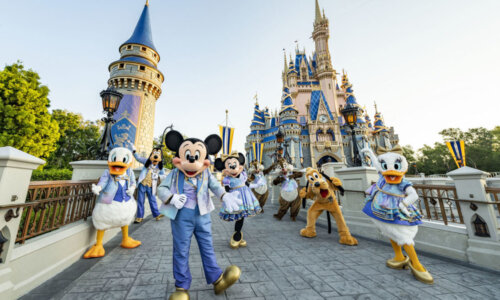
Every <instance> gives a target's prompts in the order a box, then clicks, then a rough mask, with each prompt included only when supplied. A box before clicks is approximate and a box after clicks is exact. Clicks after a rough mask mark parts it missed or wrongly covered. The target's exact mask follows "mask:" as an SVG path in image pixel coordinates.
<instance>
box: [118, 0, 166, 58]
mask: <svg viewBox="0 0 500 300" xmlns="http://www.w3.org/2000/svg"><path fill="white" fill-rule="evenodd" d="M125 44H139V45H144V46H146V47H149V48H151V49H153V50H154V51H156V48H155V45H154V43H153V34H152V32H151V21H150V18H149V5H148V4H147V3H146V5H144V9H143V10H142V14H141V16H140V17H139V21H138V22H137V25H136V26H135V30H134V33H132V36H131V37H130V38H129V39H128V40H127V41H125V43H123V44H122V45H121V46H120V48H121V47H122V46H123V45H125ZM156 52H158V51H156Z"/></svg>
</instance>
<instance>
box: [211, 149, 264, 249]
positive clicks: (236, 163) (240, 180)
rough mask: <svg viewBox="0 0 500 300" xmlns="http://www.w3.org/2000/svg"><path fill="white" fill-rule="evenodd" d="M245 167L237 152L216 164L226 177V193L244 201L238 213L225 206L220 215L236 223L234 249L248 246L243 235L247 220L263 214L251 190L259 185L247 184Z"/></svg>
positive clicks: (223, 157)
mask: <svg viewBox="0 0 500 300" xmlns="http://www.w3.org/2000/svg"><path fill="white" fill-rule="evenodd" d="M244 165H245V156H244V155H243V154H241V153H238V152H236V151H233V152H232V153H231V154H222V156H221V158H217V159H216V160H215V163H214V166H215V168H216V169H217V170H218V171H222V175H224V179H222V185H224V188H225V189H226V192H232V193H236V195H238V197H239V198H241V200H242V205H241V206H240V207H239V209H238V210H237V211H230V210H228V209H227V208H226V207H224V206H223V207H222V208H221V211H220V213H219V216H220V217H221V219H223V220H225V221H236V223H235V224H234V231H235V232H234V234H233V236H232V237H231V240H230V242H229V246H230V247H231V248H233V249H237V248H239V247H246V245H247V242H246V241H245V240H244V239H243V234H242V233H241V229H242V228H243V221H244V220H245V218H246V217H252V216H255V215H257V214H260V213H261V212H262V208H261V207H260V205H259V201H258V200H257V198H256V197H255V195H254V194H253V192H252V191H251V190H250V189H251V188H256V187H258V184H253V183H251V184H250V183H248V182H247V179H248V176H247V173H246V172H245V170H244V167H243V166H244ZM249 186H250V187H249Z"/></svg>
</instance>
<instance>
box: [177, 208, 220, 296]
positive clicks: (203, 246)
mask: <svg viewBox="0 0 500 300" xmlns="http://www.w3.org/2000/svg"><path fill="white" fill-rule="evenodd" d="M171 225H172V237H173V241H174V263H173V265H174V278H175V286H176V287H179V288H183V289H186V290H189V287H190V286H191V279H192V277H191V272H190V271H189V248H190V247H191V237H192V236H193V234H194V236H195V237H196V241H197V242H198V248H200V255H201V261H202V264H203V271H204V272H205V278H206V280H207V284H212V283H214V282H215V281H217V279H219V277H220V276H221V275H222V270H221V268H219V265H218V264H217V260H216V257H215V252H214V246H213V244H212V220H211V218H210V214H205V215H203V216H200V210H199V209H198V206H196V208H195V209H189V208H182V209H180V210H179V211H178V212H177V216H176V217H175V220H171Z"/></svg>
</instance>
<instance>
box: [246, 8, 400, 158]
mask: <svg viewBox="0 0 500 300" xmlns="http://www.w3.org/2000/svg"><path fill="white" fill-rule="evenodd" d="M313 24H314V30H313V32H312V38H313V40H314V43H315V51H314V52H313V53H312V54H311V55H309V56H308V55H307V54H306V51H305V49H304V50H302V51H301V50H299V49H298V47H297V49H296V50H295V57H292V56H290V61H288V60H287V57H286V54H285V57H284V68H283V73H282V79H283V89H282V90H283V94H282V98H281V106H280V109H279V111H274V112H271V111H269V109H268V108H261V107H260V106H259V104H258V103H255V107H254V114H253V119H252V123H251V125H250V134H249V135H248V136H247V139H246V144H245V150H246V152H247V159H248V160H249V161H251V160H253V159H254V158H255V153H254V152H255V151H254V150H253V144H254V143H262V144H264V151H263V155H262V161H263V163H264V165H265V166H269V165H270V164H272V162H273V159H274V155H275V151H276V148H277V146H278V145H277V143H276V133H278V130H279V129H281V131H282V132H283V133H284V134H285V136H286V137H285V141H286V142H287V144H288V147H286V148H285V149H284V152H285V153H286V154H287V155H288V156H289V157H290V158H291V161H292V163H293V164H294V166H295V167H297V168H302V167H310V166H312V167H317V166H320V165H322V164H323V163H326V162H336V163H339V164H350V162H351V160H352V157H353V155H352V154H353V147H352V144H351V142H352V141H351V140H352V138H351V135H350V134H351V129H350V128H349V127H348V126H346V125H344V122H343V118H342V115H341V112H340V111H341V109H342V108H343V107H344V106H345V105H346V104H348V103H347V101H348V96H351V97H350V98H351V99H349V100H350V101H354V102H355V101H356V100H355V98H354V95H353V92H352V85H350V83H349V82H348V79H347V75H344V77H343V79H344V80H345V83H344V84H342V88H340V87H339V85H338V83H337V75H338V73H337V72H336V70H335V69H334V68H333V66H332V59H331V55H330V50H329V47H328V39H329V36H330V31H329V22H328V19H327V18H326V17H325V13H324V11H323V13H322V12H321V10H320V7H319V4H318V1H317V0H316V10H315V20H314V23H313ZM351 105H354V104H351ZM355 105H357V106H359V105H358V104H357V103H355ZM359 108H360V118H359V119H358V122H359V123H358V124H357V126H355V128H354V130H356V133H357V134H358V136H357V138H356V139H357V142H358V145H359V147H361V148H362V146H363V145H364V143H369V145H370V146H372V147H374V148H375V147H376V146H384V147H387V146H386V145H389V144H395V143H397V139H398V138H397V136H396V135H394V129H393V128H387V127H386V126H385V124H384V123H383V119H382V116H381V114H380V113H379V112H378V111H377V114H376V116H375V118H376V120H375V122H376V124H378V125H376V126H373V125H371V121H370V120H369V117H368V116H367V115H366V113H365V110H364V109H363V108H361V107H359ZM365 117H366V118H365ZM377 122H378V123H377ZM377 126H378V127H377ZM361 148H359V149H361ZM389 148H390V147H389Z"/></svg>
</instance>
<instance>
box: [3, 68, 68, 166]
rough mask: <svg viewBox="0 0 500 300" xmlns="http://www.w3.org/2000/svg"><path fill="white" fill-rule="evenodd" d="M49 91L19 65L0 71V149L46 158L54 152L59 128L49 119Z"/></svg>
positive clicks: (31, 72)
mask: <svg viewBox="0 0 500 300" xmlns="http://www.w3.org/2000/svg"><path fill="white" fill-rule="evenodd" d="M48 94H49V88H48V87H47V86H44V85H42V84H41V83H40V76H39V75H38V74H37V73H36V72H34V71H32V70H25V69H24V66H23V65H22V63H21V62H19V61H18V62H17V63H14V64H12V65H9V66H6V67H5V69H4V70H2V71H0V100H1V101H0V128H1V129H2V130H1V131H0V146H12V147H15V148H17V149H19V150H21V151H24V152H27V153H29V154H31V155H34V156H37V157H40V158H43V159H45V158H47V157H49V155H50V154H51V153H52V152H53V151H55V150H56V142H57V140H58V139H59V127H58V125H57V122H56V121H55V120H53V119H52V116H51V115H50V114H49V111H48V108H49V106H50V100H49V99H48V98H47V96H48Z"/></svg>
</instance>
